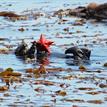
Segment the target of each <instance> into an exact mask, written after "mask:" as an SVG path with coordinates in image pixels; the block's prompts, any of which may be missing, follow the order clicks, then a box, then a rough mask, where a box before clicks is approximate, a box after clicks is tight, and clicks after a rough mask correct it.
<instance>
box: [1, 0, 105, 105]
mask: <svg viewBox="0 0 107 107" xmlns="http://www.w3.org/2000/svg"><path fill="white" fill-rule="evenodd" d="M89 2H92V0H89V1H88V0H87V1H84V0H81V1H74V0H73V1H69V0H66V1H65V0H59V1H47V0H46V1H45V2H44V1H42V0H40V1H38V0H37V1H34V0H30V1H28V2H27V1H26V0H22V1H18V0H14V1H11V0H8V1H7V0H2V1H0V11H1V12H0V32H1V34H0V107H8V106H10V107H106V105H107V60H106V59H107V55H106V53H107V30H106V26H107V24H106V21H101V22H96V20H86V19H82V18H78V17H71V16H67V17H66V16H65V15H64V16H62V18H60V17H58V16H54V13H55V12H56V11H58V10H59V9H69V8H71V7H77V6H80V5H87V4H88V3H89ZM96 2H99V3H101V2H102V1H101V0H97V1H96ZM23 4H24V5H23ZM10 11H11V12H10ZM13 11H14V12H13ZM4 13H5V14H4ZM10 13H11V14H10ZM40 34H45V35H46V36H45V37H46V38H47V39H50V40H52V41H54V45H53V46H52V47H51V51H52V54H51V55H50V56H49V57H47V58H44V59H43V60H42V61H37V59H36V58H35V60H33V61H31V60H29V59H27V60H22V59H21V58H19V57H16V56H15V55H14V50H15V48H16V47H17V45H18V44H19V43H20V42H21V40H22V39H25V42H27V43H28V45H29V46H30V45H31V42H32V41H34V40H37V39H38V38H39V36H40ZM73 45H77V46H80V47H88V48H90V49H91V51H92V53H91V59H90V61H88V62H85V63H84V62H79V63H75V62H74V61H73V60H72V59H66V58H65V55H64V51H65V50H66V49H67V48H69V47H71V46H73ZM41 62H44V66H42V65H40V63H41Z"/></svg>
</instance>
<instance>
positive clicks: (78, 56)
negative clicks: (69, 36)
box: [65, 46, 91, 60]
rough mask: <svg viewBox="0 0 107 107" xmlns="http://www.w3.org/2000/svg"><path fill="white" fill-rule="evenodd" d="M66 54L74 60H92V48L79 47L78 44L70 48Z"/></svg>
mask: <svg viewBox="0 0 107 107" xmlns="http://www.w3.org/2000/svg"><path fill="white" fill-rule="evenodd" d="M65 54H66V55H67V54H69V55H70V56H69V57H70V58H73V59H74V60H90V55H91V50H89V49H87V48H78V47H76V46H74V47H71V48H68V49H67V50H66V51H65Z"/></svg>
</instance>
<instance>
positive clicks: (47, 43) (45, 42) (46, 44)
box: [37, 34, 53, 54]
mask: <svg viewBox="0 0 107 107" xmlns="http://www.w3.org/2000/svg"><path fill="white" fill-rule="evenodd" d="M37 43H39V44H40V45H41V51H47V52H48V54H50V53H51V51H50V48H49V47H50V46H51V45H52V44H53V41H50V40H47V39H46V38H45V36H44V35H43V34H41V36H40V39H39V40H38V41H37Z"/></svg>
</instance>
